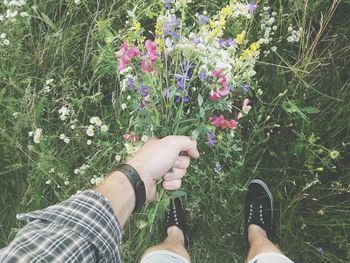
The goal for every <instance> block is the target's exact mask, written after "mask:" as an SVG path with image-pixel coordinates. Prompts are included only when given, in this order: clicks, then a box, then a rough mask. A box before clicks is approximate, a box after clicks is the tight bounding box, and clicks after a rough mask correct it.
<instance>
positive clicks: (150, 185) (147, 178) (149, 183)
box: [126, 159, 156, 203]
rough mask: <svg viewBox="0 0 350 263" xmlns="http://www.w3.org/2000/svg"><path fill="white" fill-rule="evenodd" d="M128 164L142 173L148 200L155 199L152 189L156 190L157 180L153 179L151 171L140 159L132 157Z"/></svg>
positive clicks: (141, 176)
mask: <svg viewBox="0 0 350 263" xmlns="http://www.w3.org/2000/svg"><path fill="white" fill-rule="evenodd" d="M126 164H128V165H130V166H132V167H133V168H134V169H135V170H136V171H137V173H138V174H139V175H140V178H141V180H142V181H143V183H144V184H145V188H146V202H147V203H149V202H150V201H152V199H153V198H152V196H153V194H152V191H154V189H155V187H156V181H155V180H153V179H152V176H151V175H150V174H149V172H148V171H147V170H146V169H145V168H144V166H143V165H142V164H140V163H139V162H138V161H136V160H133V159H130V160H129V161H127V162H126Z"/></svg>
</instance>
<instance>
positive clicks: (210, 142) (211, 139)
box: [207, 132, 216, 146]
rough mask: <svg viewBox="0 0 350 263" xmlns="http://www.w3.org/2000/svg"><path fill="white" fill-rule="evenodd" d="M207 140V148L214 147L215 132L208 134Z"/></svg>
mask: <svg viewBox="0 0 350 263" xmlns="http://www.w3.org/2000/svg"><path fill="white" fill-rule="evenodd" d="M207 138H208V141H207V144H208V145H209V146H214V145H215V144H216V137H215V132H208V133H207Z"/></svg>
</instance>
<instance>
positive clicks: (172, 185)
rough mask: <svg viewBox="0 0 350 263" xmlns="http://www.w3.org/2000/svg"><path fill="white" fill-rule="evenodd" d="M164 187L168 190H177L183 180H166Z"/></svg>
mask: <svg viewBox="0 0 350 263" xmlns="http://www.w3.org/2000/svg"><path fill="white" fill-rule="evenodd" d="M163 187H164V189H166V190H177V189H179V188H180V187H181V180H173V181H164V182H163Z"/></svg>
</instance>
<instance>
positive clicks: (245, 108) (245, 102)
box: [237, 99, 252, 120]
mask: <svg viewBox="0 0 350 263" xmlns="http://www.w3.org/2000/svg"><path fill="white" fill-rule="evenodd" d="M248 104H249V99H244V100H243V105H242V112H243V113H244V115H247V114H248V112H249V111H250V110H251V108H252V106H250V105H248ZM242 112H239V113H238V114H237V120H239V119H240V118H242V117H243V116H244V115H243V113H242Z"/></svg>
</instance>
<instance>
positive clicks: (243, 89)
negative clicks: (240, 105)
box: [241, 83, 250, 95]
mask: <svg viewBox="0 0 350 263" xmlns="http://www.w3.org/2000/svg"><path fill="white" fill-rule="evenodd" d="M241 89H242V92H243V94H244V95H246V94H247V93H248V92H249V89H250V88H249V85H248V84H246V83H245V84H242V85H241Z"/></svg>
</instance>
